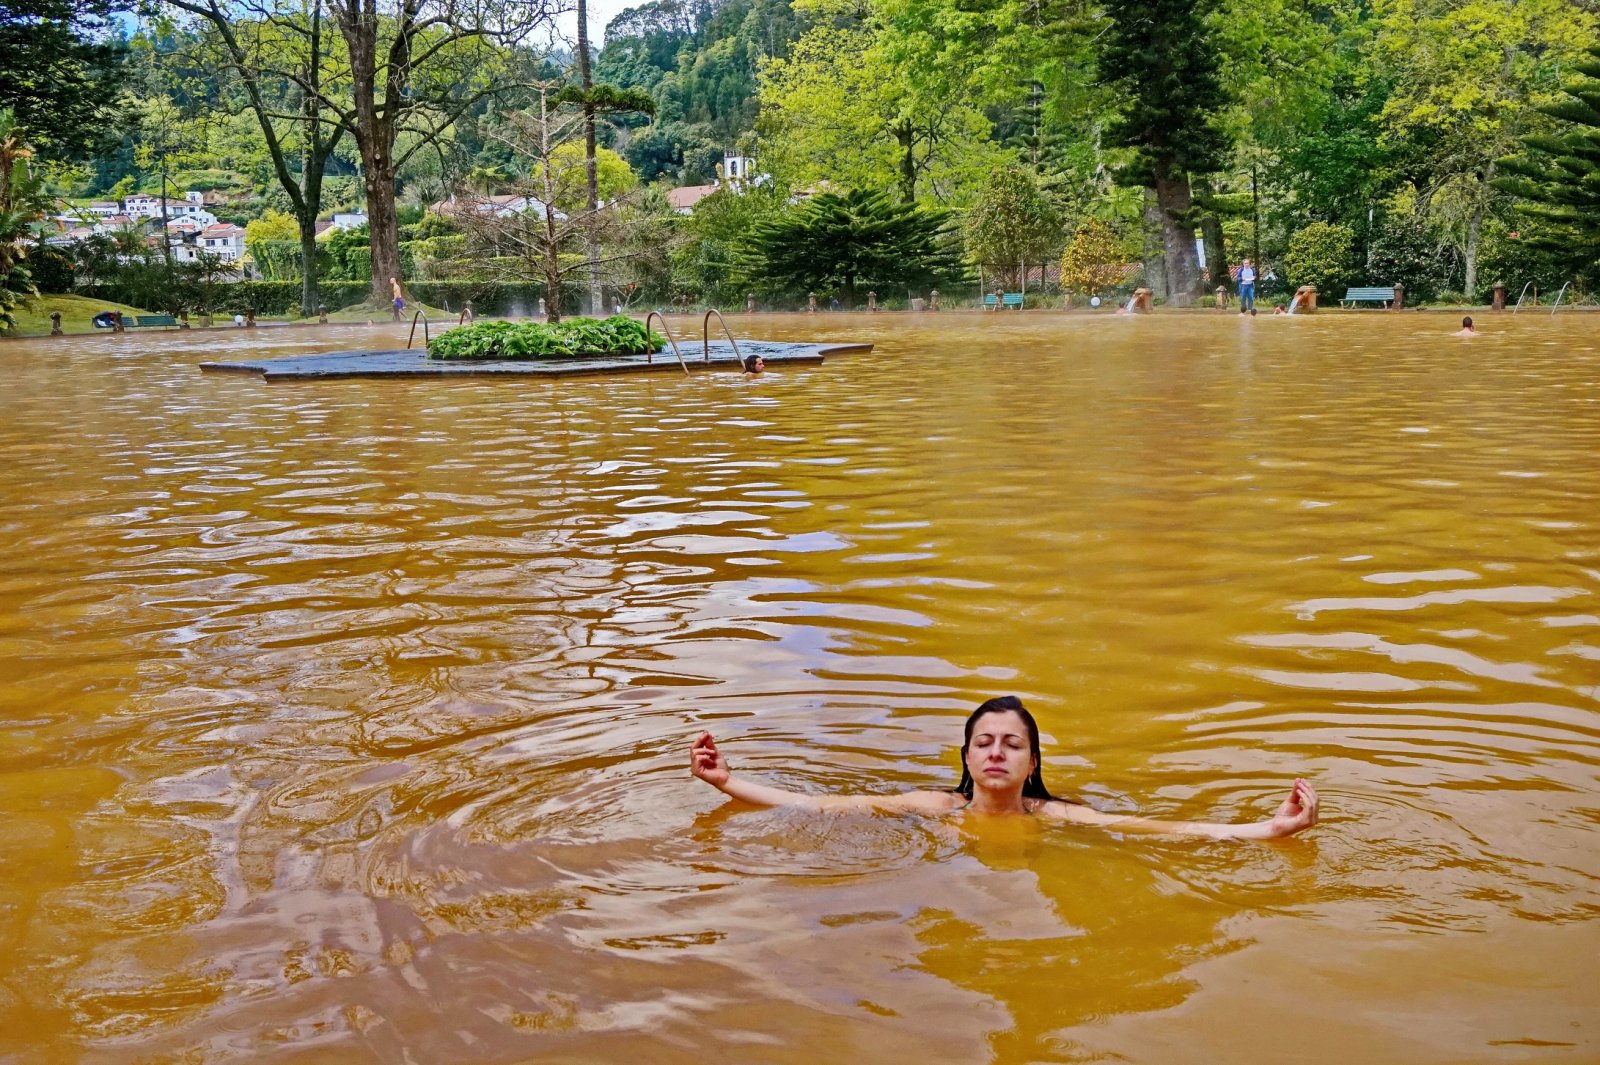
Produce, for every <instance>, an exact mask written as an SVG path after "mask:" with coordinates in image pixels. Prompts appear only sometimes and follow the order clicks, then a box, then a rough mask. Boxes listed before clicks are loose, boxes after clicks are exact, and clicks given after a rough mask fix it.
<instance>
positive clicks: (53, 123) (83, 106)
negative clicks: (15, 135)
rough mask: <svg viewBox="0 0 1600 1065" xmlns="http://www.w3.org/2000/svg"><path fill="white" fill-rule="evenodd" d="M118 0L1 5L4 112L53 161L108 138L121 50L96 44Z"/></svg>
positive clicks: (14, 0) (6, 1)
mask: <svg viewBox="0 0 1600 1065" xmlns="http://www.w3.org/2000/svg"><path fill="white" fill-rule="evenodd" d="M125 6H126V5H122V4H118V3H116V2H113V0H0V108H8V109H10V110H11V112H12V114H13V115H14V117H15V120H16V121H17V123H18V124H20V125H22V126H24V127H26V128H27V129H29V130H30V131H32V132H31V134H30V136H31V137H32V139H33V140H34V142H35V143H36V144H37V145H38V146H39V147H40V148H41V149H42V150H44V151H47V152H49V153H50V154H52V155H64V154H70V153H75V152H83V151H87V150H89V149H90V148H92V147H94V146H95V145H97V144H99V143H100V142H101V141H102V140H104V138H105V134H106V129H107V125H108V115H109V112H110V110H111V107H112V105H113V103H114V102H115V100H116V97H117V91H118V88H119V87H120V80H121V72H120V69H119V65H118V60H119V54H120V49H119V48H118V47H117V46H116V45H115V44H111V43H104V42H101V41H97V40H96V38H97V37H102V36H104V35H106V34H107V33H108V31H109V28H110V18H111V16H112V14H113V13H114V12H116V11H118V10H119V9H122V8H123V7H125Z"/></svg>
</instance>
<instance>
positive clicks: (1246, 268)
mask: <svg viewBox="0 0 1600 1065" xmlns="http://www.w3.org/2000/svg"><path fill="white" fill-rule="evenodd" d="M1255 309H1256V268H1255V267H1254V266H1253V265H1251V263H1250V260H1249V259H1246V260H1244V262H1242V263H1240V264H1239V313H1240V314H1249V313H1250V312H1252V311H1254V310H1255Z"/></svg>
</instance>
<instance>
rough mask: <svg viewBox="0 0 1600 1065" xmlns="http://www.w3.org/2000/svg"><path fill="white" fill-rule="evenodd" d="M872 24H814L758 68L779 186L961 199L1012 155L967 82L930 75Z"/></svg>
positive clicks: (765, 149) (769, 155)
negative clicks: (782, 55)
mask: <svg viewBox="0 0 1600 1065" xmlns="http://www.w3.org/2000/svg"><path fill="white" fill-rule="evenodd" d="M893 43H894V42H893V41H892V40H889V39H886V38H882V37H880V36H878V35H877V34H875V33H874V27H873V26H871V25H870V24H866V23H853V22H848V21H845V22H843V23H842V24H839V25H836V24H834V23H832V22H827V23H823V24H821V25H818V26H815V27H813V28H812V29H810V30H808V31H807V32H806V35H805V36H804V37H802V38H801V39H800V40H799V41H797V42H795V44H794V46H793V48H792V49H791V50H790V54H789V57H788V58H787V59H774V60H772V61H771V62H770V63H768V64H766V65H765V66H764V67H763V68H762V75H761V117H760V121H759V123H758V125H757V132H758V133H759V134H760V136H761V139H762V149H761V151H762V155H761V161H762V166H763V168H765V169H767V170H769V171H770V172H771V173H772V174H773V175H774V177H775V178H776V179H777V180H778V182H779V184H780V185H783V186H788V187H795V188H808V187H812V188H815V187H839V186H842V187H845V188H856V189H886V188H894V189H896V191H897V192H898V193H899V196H900V198H901V199H903V200H906V201H908V202H909V201H912V200H915V199H916V198H917V197H919V196H922V197H930V198H933V199H935V200H937V201H939V202H940V203H944V204H952V205H957V206H960V205H964V204H966V203H969V202H970V201H971V200H972V199H973V197H974V196H975V195H976V194H977V193H978V191H979V190H980V189H981V188H982V187H983V182H984V180H985V178H986V177H987V175H988V173H989V171H990V170H992V169H993V168H994V167H995V165H997V164H998V163H1001V162H1004V161H1005V160H1006V159H1007V153H1006V151H1005V150H1004V149H1003V148H1001V147H1000V146H999V145H998V144H995V143H994V142H993V141H992V140H991V139H990V133H991V124H990V122H989V119H988V117H987V116H986V115H985V114H984V112H983V110H982V108H981V107H979V106H978V104H977V103H976V102H975V101H974V99H973V97H972V94H971V93H970V92H969V91H968V90H967V86H966V85H965V84H963V83H961V82H960V81H953V80H950V79H945V78H926V77H923V76H922V75H923V73H924V72H923V71H921V70H920V69H919V68H918V67H917V66H916V64H915V62H914V59H913V58H912V57H910V56H904V55H901V54H898V53H897V52H896V51H895V49H894V48H892V47H891V45H892V44H893Z"/></svg>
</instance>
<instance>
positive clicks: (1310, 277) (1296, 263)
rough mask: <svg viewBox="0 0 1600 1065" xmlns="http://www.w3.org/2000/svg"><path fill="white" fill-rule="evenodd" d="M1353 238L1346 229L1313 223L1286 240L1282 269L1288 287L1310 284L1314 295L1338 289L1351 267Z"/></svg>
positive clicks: (1339, 226) (1346, 278)
mask: <svg viewBox="0 0 1600 1065" xmlns="http://www.w3.org/2000/svg"><path fill="white" fill-rule="evenodd" d="M1355 244H1356V235H1355V234H1354V233H1352V232H1351V231H1350V227H1349V226H1341V225H1335V224H1333V223H1331V222H1313V223H1311V224H1310V225H1309V226H1306V227H1305V228H1304V229H1302V230H1300V232H1298V233H1296V234H1295V235H1294V237H1293V238H1291V239H1290V241H1289V253H1288V254H1287V255H1285V256H1284V259H1283V265H1284V269H1286V270H1287V271H1288V272H1289V283H1290V284H1291V285H1313V286H1315V287H1316V289H1317V291H1318V292H1323V293H1328V292H1335V291H1337V290H1338V287H1339V286H1340V285H1343V284H1344V283H1345V282H1347V281H1348V280H1349V279H1350V271H1351V270H1352V269H1353V268H1354V266H1355Z"/></svg>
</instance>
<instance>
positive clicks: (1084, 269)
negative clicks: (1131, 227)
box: [1061, 219, 1128, 296]
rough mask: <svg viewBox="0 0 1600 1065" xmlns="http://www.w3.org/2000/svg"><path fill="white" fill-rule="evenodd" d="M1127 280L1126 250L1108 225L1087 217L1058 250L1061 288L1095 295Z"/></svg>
mask: <svg viewBox="0 0 1600 1065" xmlns="http://www.w3.org/2000/svg"><path fill="white" fill-rule="evenodd" d="M1127 279H1128V251H1127V248H1125V247H1124V246H1123V243H1122V241H1121V240H1119V239H1118V238H1117V235H1116V233H1115V232H1113V231H1112V229H1111V227H1110V226H1108V225H1106V224H1105V223H1104V222H1101V221H1098V220H1095V219H1090V220H1089V221H1087V222H1085V223H1084V224H1083V225H1082V226H1080V227H1079V228H1078V231H1077V232H1076V233H1074V234H1073V235H1072V239H1071V240H1070V241H1069V242H1068V243H1067V249H1066V251H1064V252H1062V253H1061V287H1062V288H1064V289H1066V290H1067V291H1068V292H1082V293H1086V294H1088V295H1090V296H1098V295H1100V294H1101V293H1102V292H1109V291H1110V290H1111V289H1113V288H1116V287H1117V286H1118V285H1120V284H1122V283H1123V282H1124V281H1126V280H1127Z"/></svg>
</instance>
